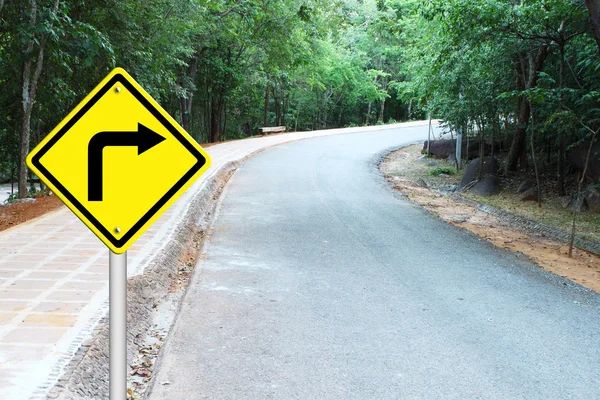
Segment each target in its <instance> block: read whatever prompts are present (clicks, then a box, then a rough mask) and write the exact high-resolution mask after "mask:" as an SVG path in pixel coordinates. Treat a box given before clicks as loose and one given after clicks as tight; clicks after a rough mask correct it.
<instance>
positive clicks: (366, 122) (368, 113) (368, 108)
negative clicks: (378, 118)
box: [365, 102, 373, 126]
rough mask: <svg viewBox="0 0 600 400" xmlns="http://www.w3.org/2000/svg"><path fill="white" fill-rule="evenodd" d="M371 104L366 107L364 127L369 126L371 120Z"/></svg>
mask: <svg viewBox="0 0 600 400" xmlns="http://www.w3.org/2000/svg"><path fill="white" fill-rule="evenodd" d="M372 106H373V103H371V102H369V106H368V107H367V118H366V119H365V126H369V121H370V119H371V107H372Z"/></svg>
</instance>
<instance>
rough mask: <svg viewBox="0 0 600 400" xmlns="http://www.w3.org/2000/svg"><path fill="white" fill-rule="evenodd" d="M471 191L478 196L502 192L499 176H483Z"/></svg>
mask: <svg viewBox="0 0 600 400" xmlns="http://www.w3.org/2000/svg"><path fill="white" fill-rule="evenodd" d="M469 191H470V192H471V193H473V194H475V195H477V196H482V197H489V196H494V195H497V194H498V193H500V192H501V191H502V187H501V185H500V179H498V177H497V176H493V175H489V176H486V177H484V178H482V179H481V180H480V181H479V182H477V183H476V184H475V185H474V186H473V187H472V188H471V189H469Z"/></svg>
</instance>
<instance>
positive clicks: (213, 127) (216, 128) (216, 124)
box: [210, 98, 221, 143]
mask: <svg viewBox="0 0 600 400" xmlns="http://www.w3.org/2000/svg"><path fill="white" fill-rule="evenodd" d="M220 102H221V100H220V99H219V100H217V99H214V98H213V100H212V102H211V104H210V142H211V143H217V142H218V141H219V138H220V136H221V120H220V115H219V113H220V111H221V107H220V104H219V103H220Z"/></svg>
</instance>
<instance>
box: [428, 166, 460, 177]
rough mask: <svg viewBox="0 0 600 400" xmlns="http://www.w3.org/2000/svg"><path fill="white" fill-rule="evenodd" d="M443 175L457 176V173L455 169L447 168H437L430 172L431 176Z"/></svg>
mask: <svg viewBox="0 0 600 400" xmlns="http://www.w3.org/2000/svg"><path fill="white" fill-rule="evenodd" d="M441 174H446V175H454V174H456V172H455V171H454V169H453V168H447V167H437V168H434V169H432V170H431V171H429V175H431V176H438V175H441Z"/></svg>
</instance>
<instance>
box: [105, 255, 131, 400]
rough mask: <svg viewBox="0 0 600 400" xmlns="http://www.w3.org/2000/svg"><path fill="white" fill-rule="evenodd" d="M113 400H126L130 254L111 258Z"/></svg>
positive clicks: (110, 349) (111, 393) (110, 326)
mask: <svg viewBox="0 0 600 400" xmlns="http://www.w3.org/2000/svg"><path fill="white" fill-rule="evenodd" d="M108 268H109V292H110V293H109V295H110V298H109V302H110V311H109V312H110V321H109V328H110V343H109V355H110V379H109V385H110V400H125V399H126V398H127V252H125V253H123V254H115V253H113V252H112V251H111V252H110V255H109V257H108Z"/></svg>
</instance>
